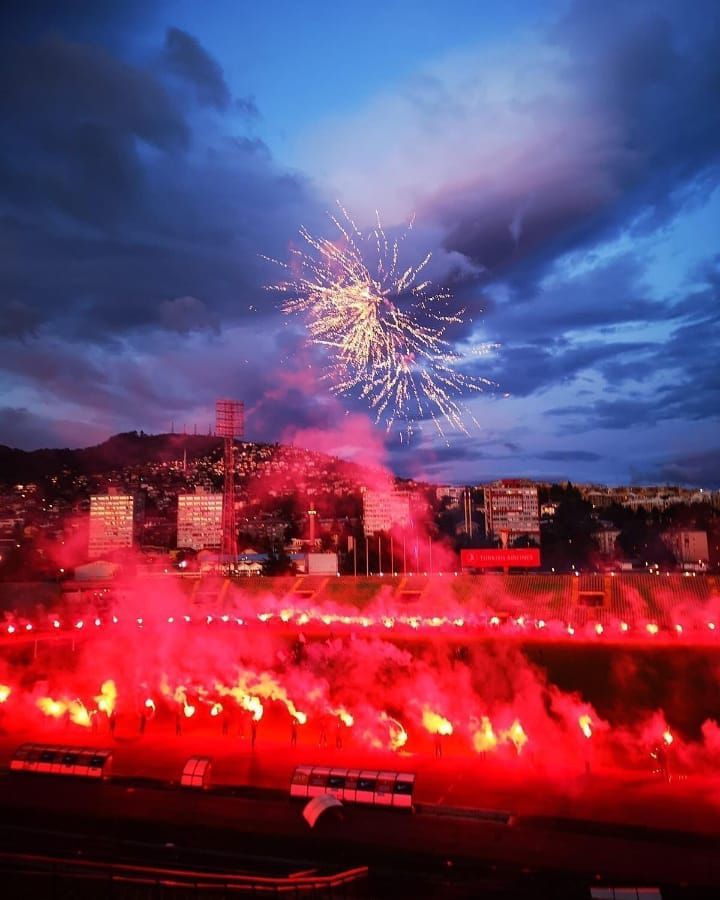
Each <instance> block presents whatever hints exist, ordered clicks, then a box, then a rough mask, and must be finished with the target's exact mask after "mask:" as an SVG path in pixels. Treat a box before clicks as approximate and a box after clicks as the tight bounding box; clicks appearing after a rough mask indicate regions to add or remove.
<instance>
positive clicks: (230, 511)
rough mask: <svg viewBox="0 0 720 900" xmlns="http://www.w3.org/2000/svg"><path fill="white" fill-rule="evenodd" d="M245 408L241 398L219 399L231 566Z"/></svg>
mask: <svg viewBox="0 0 720 900" xmlns="http://www.w3.org/2000/svg"><path fill="white" fill-rule="evenodd" d="M244 426H245V411H244V407H243V404H242V403H241V402H240V401H239V400H217V401H216V402H215V432H216V434H217V436H218V437H221V438H222V439H223V473H224V476H225V481H224V487H223V507H222V550H221V553H222V557H223V559H224V560H225V561H226V563H227V565H228V566H233V565H234V564H235V563H236V562H237V531H236V528H235V438H236V437H242V436H243V432H244Z"/></svg>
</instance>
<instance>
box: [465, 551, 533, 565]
mask: <svg viewBox="0 0 720 900" xmlns="http://www.w3.org/2000/svg"><path fill="white" fill-rule="evenodd" d="M460 565H461V566H462V568H463V569H500V568H503V569H504V568H508V567H513V568H515V567H517V568H523V569H536V568H539V566H540V548H539V547H524V548H522V549H519V548H518V549H516V550H513V549H510V550H507V549H505V550H493V549H489V550H485V549H475V550H461V551H460Z"/></svg>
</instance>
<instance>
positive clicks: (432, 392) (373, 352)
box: [274, 208, 492, 437]
mask: <svg viewBox="0 0 720 900" xmlns="http://www.w3.org/2000/svg"><path fill="white" fill-rule="evenodd" d="M341 210H342V208H341ZM331 218H332V221H333V222H334V224H335V225H336V227H337V229H338V231H339V238H338V239H336V240H335V241H331V240H329V239H326V238H317V237H314V236H313V235H312V234H311V233H310V232H309V231H307V230H306V229H304V228H303V229H301V232H300V234H301V237H302V239H303V241H304V242H305V244H306V245H307V248H308V249H307V250H301V249H294V250H293V251H292V253H293V257H294V258H293V260H292V261H291V263H290V264H289V265H285V264H283V263H280V265H282V266H283V267H284V268H285V269H287V270H288V271H289V272H290V274H291V278H290V279H288V280H286V281H283V282H281V283H280V284H278V285H276V286H274V289H275V290H278V291H281V292H282V293H283V294H285V295H290V296H289V298H288V299H286V300H285V301H284V303H283V309H284V311H285V312H286V313H288V314H291V315H300V316H302V317H303V319H304V320H305V322H306V327H307V331H308V334H309V336H310V340H311V341H312V342H313V343H315V344H317V345H319V346H321V347H323V348H325V349H326V351H327V353H328V355H329V365H328V368H327V372H326V376H327V377H328V378H329V380H330V381H331V384H332V390H333V391H334V392H335V393H337V394H342V395H345V396H357V397H360V398H361V399H363V400H365V401H366V402H367V403H368V405H369V406H370V408H371V409H372V410H373V411H374V413H375V419H376V421H377V422H383V423H384V424H385V427H386V428H387V430H388V431H390V430H391V429H392V428H393V425H394V424H395V423H396V422H397V423H403V426H404V428H403V429H402V430H401V436H402V435H403V434H407V436H408V437H409V436H410V435H411V434H412V432H413V425H414V423H415V422H417V421H420V420H423V419H426V418H428V417H430V418H432V420H433V422H434V423H435V427H436V428H437V430H438V431H439V432H440V434H441V435H442V436H443V437H445V432H446V430H447V429H450V430H454V431H460V432H462V433H465V434H467V433H468V429H467V426H466V418H469V419H470V420H471V421H472V422H473V423H474V424H475V425H477V424H478V423H477V420H476V419H475V418H474V417H473V416H472V414H471V413H469V412H468V410H467V409H466V408H465V407H464V405H463V403H462V401H461V398H462V396H463V395H464V394H466V393H468V392H472V391H481V390H483V388H484V387H485V386H488V385H492V382H490V381H488V380H487V379H485V378H478V377H476V376H471V375H467V374H465V373H463V372H462V371H461V367H460V365H461V362H462V357H461V356H460V354H458V353H457V352H456V351H455V350H453V349H452V346H451V344H450V342H449V340H448V339H447V337H446V331H447V329H448V327H449V326H450V325H452V324H458V325H459V324H461V323H462V322H463V314H464V310H458V311H455V312H453V311H452V308H451V300H452V297H451V294H450V292H449V291H448V290H447V289H444V288H440V289H437V290H436V289H435V288H433V286H432V284H431V282H430V281H429V280H428V279H427V278H426V277H425V275H424V271H425V269H426V268H427V266H428V263H429V262H430V259H431V254H430V253H428V254H427V256H425V258H424V259H423V260H422V262H420V264H419V265H416V266H410V267H407V268H403V267H402V266H401V264H400V246H401V243H402V242H403V240H404V239H405V237H406V236H407V232H405V233H404V234H402V235H401V236H400V237H399V238H397V239H394V240H391V239H390V238H388V236H387V235H386V233H385V231H384V230H383V228H382V225H381V224H380V220H379V218H378V222H377V225H376V227H375V228H373V229H371V230H370V231H369V232H367V233H363V232H361V231H360V230H359V229H358V228H357V226H356V225H355V223H354V222H353V221H352V219H351V218H350V216H349V215H348V213H347V212H346V211H345V210H342V218H338V217H334V216H332V217H331ZM410 228H412V223H410V226H409V228H408V231H409V230H410ZM371 260H372V262H371ZM489 349H490V345H482V346H480V347H478V348H475V350H474V351H473V352H474V353H475V354H477V353H480V352H482V353H487V352H488V351H489Z"/></svg>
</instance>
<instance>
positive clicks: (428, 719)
mask: <svg viewBox="0 0 720 900" xmlns="http://www.w3.org/2000/svg"><path fill="white" fill-rule="evenodd" d="M422 723H423V727H424V728H425V729H427V731H429V732H430V734H442V735H450V734H452V733H453V727H452V723H451V722H450V721H449V720H448V719H446V718H445V717H444V716H441V715H440V714H439V713H436V712H433V711H432V710H431V709H430V708H429V707H427V706H425V707H423V714H422Z"/></svg>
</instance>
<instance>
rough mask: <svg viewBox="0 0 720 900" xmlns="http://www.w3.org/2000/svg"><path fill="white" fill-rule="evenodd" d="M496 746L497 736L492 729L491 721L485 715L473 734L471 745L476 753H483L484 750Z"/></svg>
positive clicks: (492, 748)
mask: <svg viewBox="0 0 720 900" xmlns="http://www.w3.org/2000/svg"><path fill="white" fill-rule="evenodd" d="M496 746H497V738H496V737H495V732H494V731H493V727H492V722H491V721H490V719H488V717H487V716H483V717H482V719H481V720H480V727H479V728H478V729H477V731H475V732H474V734H473V747H474V748H475V752H476V753H484V752H485V751H486V750H494V749H495V747H496Z"/></svg>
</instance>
